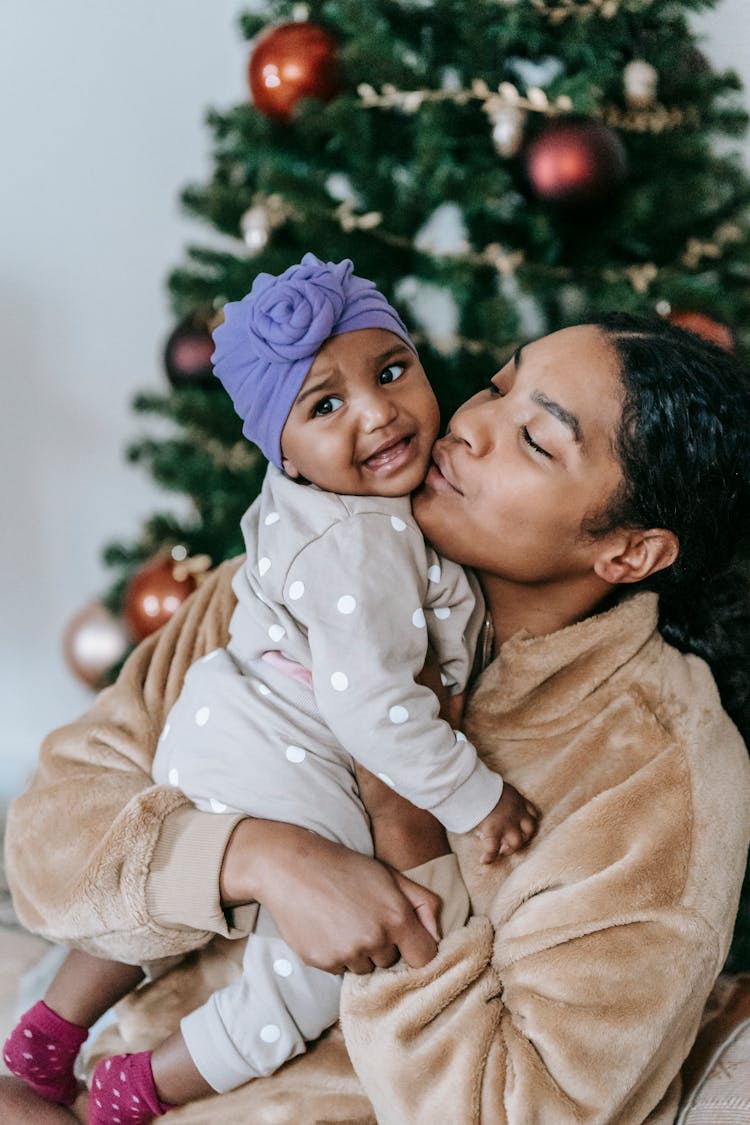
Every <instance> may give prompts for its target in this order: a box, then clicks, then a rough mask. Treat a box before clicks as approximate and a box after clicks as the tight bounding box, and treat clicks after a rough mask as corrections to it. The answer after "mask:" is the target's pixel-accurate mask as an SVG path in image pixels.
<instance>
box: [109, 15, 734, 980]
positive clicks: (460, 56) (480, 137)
mask: <svg viewBox="0 0 750 1125" xmlns="http://www.w3.org/2000/svg"><path fill="white" fill-rule="evenodd" d="M714 6H715V0H368V2H367V3H362V2H361V0H310V2H309V3H308V4H306V5H300V4H292V3H289V2H287V0H268V3H267V4H266V5H265V10H264V11H263V13H262V14H257V13H256V12H253V13H252V14H246V15H245V16H243V17H242V19H241V32H242V34H243V35H244V37H245V38H246V39H247V40H248V42H249V46H248V60H249V70H248V85H249V90H248V99H247V101H246V102H244V103H243V104H241V105H238V106H236V107H235V108H233V109H231V110H230V111H229V112H222V113H219V112H212V113H210V114H209V117H208V125H209V128H210V130H211V132H212V135H213V146H214V147H213V174H212V176H211V179H210V181H209V182H208V183H206V184H201V185H196V186H191V187H189V188H188V189H187V190H186V191H185V192H184V195H183V203H184V205H185V207H186V208H187V209H188V211H189V212H190V213H191V214H193V215H194V216H197V217H199V218H201V219H202V220H204V221H205V223H206V224H207V226H208V227H211V228H213V233H212V234H210V235H209V234H207V236H206V240H205V244H204V245H200V246H191V247H190V248H188V250H187V252H186V258H185V262H184V264H182V265H181V266H180V267H179V268H177V269H175V270H174V272H173V273H172V275H171V277H170V279H169V289H170V292H171V296H172V301H173V305H174V312H175V318H176V325H177V326H176V328H175V331H174V333H173V335H172V336H171V337H170V340H169V342H168V345H167V351H166V366H167V372H168V375H169V378H170V382H171V384H172V386H171V389H170V390H169V392H168V393H165V394H163V395H143V396H141V397H140V398H139V399H138V400H137V402H136V403H135V408H136V410H137V411H138V412H140V413H141V414H146V415H156V416H160V417H164V418H167V419H169V420H171V422H172V423H173V424H174V425H173V431H172V435H171V436H170V437H168V438H166V439H165V438H164V437H160V438H158V439H156V438H153V439H151V438H144V439H141V440H138V441H137V442H136V443H135V444H134V445H133V446H132V448H131V450H130V457H131V459H132V460H133V461H135V462H139V463H141V464H142V465H144V466H145V467H146V468H147V469H148V470H149V471H150V472H151V473H152V474H153V476H154V478H155V479H156V481H157V482H159V483H160V484H161V485H162V486H163V487H164V488H165V489H167V490H170V491H173V492H178V493H182V494H184V495H186V496H188V497H189V498H190V500H191V506H190V514H189V515H188V516H187V517H184V518H178V517H176V516H175V515H173V514H156V515H154V516H153V518H152V519H150V520H149V521H148V523H147V524H146V526H145V527H144V528H143V529H142V532H141V534H140V537H139V538H138V540H137V542H136V543H134V544H115V545H111V546H110V547H108V548H107V550H106V559H107V561H108V562H109V563H111V564H112V565H113V567H114V568H115V569H116V571H117V578H116V581H115V584H114V586H113V589H112V591H111V592H110V594H109V595H108V598H107V602H108V605H109V606H110V608H111V609H112V610H113V611H115V612H117V613H120V612H122V610H123V604H124V607H125V614H126V619H127V621H128V625H129V628H130V635H131V638H132V639H133V640H137V639H140V638H141V637H142V636H144V635H146V634H147V633H148V632H150V631H151V630H152V629H154V628H155V627H157V626H158V625H159V624H160V623H161V622H162V621H163V620H164V617H165V616H167V615H168V614H169V613H170V612H172V611H173V609H174V608H175V607H176V605H177V604H179V602H180V600H181V599H182V598H183V597H185V596H186V594H187V593H189V592H190V590H191V589H192V588H193V587H194V585H195V582H196V580H197V577H196V576H197V575H198V577H199V571H200V570H201V568H202V567H204V566H207V565H215V564H217V563H219V562H220V561H222V560H223V559H224V558H228V557H230V556H232V555H235V554H238V553H239V552H240V551H241V550H242V548H243V543H242V539H241V535H240V530H239V522H240V517H241V515H242V513H243V512H244V510H245V509H246V508H247V506H248V505H249V503H250V502H251V501H252V499H253V497H254V496H255V495H256V493H257V492H258V490H259V487H260V484H261V480H262V477H263V474H264V471H265V463H264V462H263V459H262V457H261V455H260V454H259V452H258V451H257V450H256V449H255V448H254V447H252V446H251V445H249V443H247V442H246V441H245V440H244V439H243V438H242V437H241V433H240V423H239V420H238V419H237V417H236V416H235V414H234V412H233V409H232V406H231V403H230V401H229V399H228V396H226V395H225V394H224V393H223V391H222V389H221V387H220V386H219V385H218V381H216V380H215V379H212V376H211V373H210V364H209V356H210V353H211V339H210V330H211V327H212V326H213V325H214V324H215V323H216V322H217V317H220V315H221V308H222V306H223V305H224V303H225V302H226V301H228V300H237V299H239V298H241V297H242V296H244V294H245V293H246V292H247V291H248V289H249V288H250V285H251V283H252V280H253V278H254V276H255V275H256V274H257V273H258V272H260V271H262V270H266V271H269V272H271V273H277V272H280V271H281V270H283V269H285V268H286V267H287V266H289V265H290V264H292V263H293V262H295V261H297V260H299V258H301V257H302V255H303V254H304V253H305V252H306V251H308V250H311V251H313V252H314V253H316V254H317V255H318V256H319V257H321V258H324V259H330V260H338V259H340V258H344V257H350V258H352V259H353V260H354V263H355V266H356V269H357V272H358V273H359V274H362V275H365V276H368V277H371V278H373V279H374V280H375V281H376V282H377V284H378V286H379V287H380V288H381V289H382V290H383V291H384V292H385V293H386V294H387V295H388V296H389V297H390V298H391V299H392V300H394V302H395V303H396V304H397V305H398V307H399V308H400V309H401V311H402V313H403V315H404V318H405V319H406V320H407V322H408V323H409V325H410V327H411V328H412V329H413V331H414V335H415V339H416V340H417V342H418V345H419V348H420V353H421V357H422V360H423V362H424V365H425V368H426V370H427V371H428V373H429V374H430V377H431V379H432V381H433V385H434V387H435V389H436V392H437V394H438V398H439V400H440V402H441V405H442V407H443V409H444V411H445V413H446V415H447V414H448V413H450V411H451V410H452V409H453V408H454V407H455V405H456V404H457V403H458V402H459V401H461V400H462V399H464V398H465V397H467V396H468V395H469V394H470V393H472V392H473V391H474V390H475V389H476V388H477V387H478V386H479V385H481V384H482V383H483V382H484V381H485V380H486V377H487V375H488V373H491V372H493V371H495V370H496V369H497V368H498V366H499V365H500V363H501V362H502V361H503V360H504V359H505V358H506V357H507V356H508V354H510V352H512V350H513V349H514V348H515V347H516V346H517V345H518V343H519V342H522V341H523V340H525V339H528V338H530V337H533V336H536V335H540V334H543V333H546V332H549V331H554V330H555V329H558V328H561V327H564V326H565V325H568V324H571V323H575V322H576V321H578V320H580V319H581V317H582V316H583V315H584V314H585V313H586V312H595V311H597V310H604V309H607V310H608V309H624V310H632V311H637V312H650V313H653V312H654V311H656V312H658V313H659V314H661V315H663V316H668V317H669V318H670V319H672V320H674V321H675V322H677V323H681V324H683V325H684V326H686V327H688V328H692V329H693V330H695V331H699V332H701V333H703V334H706V335H709V336H710V337H711V338H713V339H714V340H716V341H718V342H719V343H721V344H723V345H724V346H726V347H729V348H734V349H736V350H737V351H738V352H739V353H740V354H745V355H746V354H747V351H748V348H750V330H749V329H748V328H747V327H744V326H746V325H750V315H748V314H750V286H749V285H748V278H749V277H750V239H749V238H748V230H747V224H746V208H747V204H748V201H749V200H750V182H749V181H748V178H747V175H746V173H745V172H744V171H743V168H742V164H741V161H740V160H739V158H738V157H737V156H736V155H731V154H728V153H731V145H727V144H726V143H723V144H722V145H721V147H719V146H717V144H716V141H717V139H720V138H733V137H734V138H736V137H739V136H741V135H742V133H743V132H744V130H745V128H746V123H747V118H746V113H745V111H744V109H743V107H742V104H741V100H740V83H739V80H738V79H737V77H736V75H734V74H732V73H716V72H715V71H714V70H713V69H712V67H711V66H710V64H709V62H708V60H707V59H706V58H705V57H704V55H703V54H702V53H701V52H700V50H699V48H698V46H697V43H696V39H695V36H694V34H693V33H692V31H691V29H690V25H689V22H688V21H689V17H690V14H691V13H692V12H697V11H699V10H705V9H710V8H713V7H714ZM214 384H215V385H214ZM175 560H176V561H177V562H178V563H180V564H181V565H182V568H183V572H182V573H180V572H179V571H178V572H175V569H174V562H175ZM748 963H750V903H749V904H748V905H747V906H745V907H743V910H742V911H741V915H740V923H739V925H738V935H737V940H736V943H735V952H734V964H735V967H737V966H738V965H740V964H742V965H744V966H745V967H747V965H748Z"/></svg>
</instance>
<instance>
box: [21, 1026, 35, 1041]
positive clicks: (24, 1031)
mask: <svg viewBox="0 0 750 1125" xmlns="http://www.w3.org/2000/svg"><path fill="white" fill-rule="evenodd" d="M23 1033H24V1035H25V1036H26V1038H27V1039H33V1038H34V1033H33V1031H29V1029H28V1027H25V1028H24V1029H23Z"/></svg>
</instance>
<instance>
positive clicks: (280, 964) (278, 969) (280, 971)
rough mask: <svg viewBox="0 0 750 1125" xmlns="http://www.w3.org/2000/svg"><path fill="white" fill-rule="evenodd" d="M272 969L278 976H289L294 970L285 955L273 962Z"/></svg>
mask: <svg viewBox="0 0 750 1125" xmlns="http://www.w3.org/2000/svg"><path fill="white" fill-rule="evenodd" d="M273 971H274V972H275V973H276V976H278V977H290V976H291V975H292V973H293V972H294V966H293V965H292V962H291V961H287V959H286V957H278V958H277V959H276V960H275V961H274V963H273Z"/></svg>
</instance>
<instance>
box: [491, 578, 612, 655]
mask: <svg viewBox="0 0 750 1125" xmlns="http://www.w3.org/2000/svg"><path fill="white" fill-rule="evenodd" d="M477 577H478V578H479V581H480V584H481V586H482V590H483V592H484V598H485V602H486V605H487V612H488V614H489V615H490V618H491V619H492V625H493V628H494V631H495V646H496V647H499V646H500V645H501V644H503V643H504V642H505V641H507V640H508V639H509V638H510V637H512V636H514V635H515V634H516V633H519V632H521V631H524V632H526V633H528V634H529V635H530V636H532V637H542V636H546V635H547V634H548V633H556V632H557V630H558V629H564V628H565V627H566V626H568V625H573V624H575V622H576V621H582V620H583V618H584V617H590V616H591V614H592V613H595V612H597V611H598V610H600V609H601V608H603V603H605V602H606V601H608V600H609V598H610V597H611V595H612V594H613V592H615V591H614V590H613V587H612V586H611V585H609V583H607V582H603V581H602V580H601V579H600V578H597V577H596V575H591V574H588V575H586V576H585V578H583V579H581V580H580V581H579V582H572V583H571V582H567V583H565V584H559V585H547V586H541V585H540V586H520V585H518V584H516V583H513V582H507V581H505V580H504V579H502V578H498V577H497V576H496V575H494V574H487V573H483V572H480V573H478V575H477Z"/></svg>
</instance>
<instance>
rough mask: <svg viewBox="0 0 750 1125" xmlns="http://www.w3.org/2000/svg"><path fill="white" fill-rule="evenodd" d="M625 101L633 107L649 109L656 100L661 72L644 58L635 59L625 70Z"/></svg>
mask: <svg viewBox="0 0 750 1125" xmlns="http://www.w3.org/2000/svg"><path fill="white" fill-rule="evenodd" d="M622 77H623V84H624V87H625V101H626V102H627V103H628V105H629V106H630V108H631V109H648V108H649V107H650V106H652V105H654V103H655V102H656V91H657V87H658V85H659V74H658V71H657V70H656V67H653V66H652V65H651V63H648V62H644V60H643V59H633V60H632V62H629V63H628V65H627V66H626V67H625V70H624V71H623V76H622Z"/></svg>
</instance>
